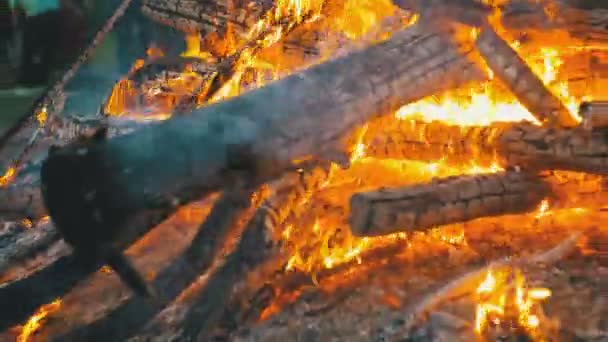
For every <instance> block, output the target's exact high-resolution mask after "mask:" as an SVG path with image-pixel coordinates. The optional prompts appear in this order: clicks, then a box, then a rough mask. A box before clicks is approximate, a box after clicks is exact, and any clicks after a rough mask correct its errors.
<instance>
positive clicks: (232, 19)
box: [142, 0, 274, 35]
mask: <svg viewBox="0 0 608 342" xmlns="http://www.w3.org/2000/svg"><path fill="white" fill-rule="evenodd" d="M273 3H274V1H272V0H244V1H230V0H144V1H143V5H142V11H143V13H144V14H145V15H146V16H148V17H149V18H151V19H152V20H154V21H156V22H159V23H161V24H164V25H169V26H171V27H173V28H176V29H179V30H182V31H186V32H201V33H203V34H208V33H218V34H220V35H224V34H225V33H226V32H227V31H228V30H229V26H231V28H230V29H232V30H233V31H234V32H233V33H236V34H237V35H242V34H245V33H247V32H248V31H249V30H250V29H251V27H252V26H253V25H254V24H255V23H256V22H257V21H258V20H260V19H261V18H262V16H263V15H264V14H265V13H266V12H267V11H268V10H269V9H270V8H271V7H272V5H273Z"/></svg>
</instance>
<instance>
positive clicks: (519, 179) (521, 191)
mask: <svg viewBox="0 0 608 342" xmlns="http://www.w3.org/2000/svg"><path fill="white" fill-rule="evenodd" d="M549 191H550V190H549V187H548V186H547V184H545V183H544V182H543V181H542V180H540V179H539V178H538V177H536V176H534V175H530V174H526V173H520V172H515V171H507V172H502V173H496V174H486V175H474V176H454V177H449V178H445V179H438V180H434V181H433V182H431V183H428V184H422V185H417V186H411V187H405V188H396V189H382V190H378V191H372V192H366V193H358V194H355V195H354V196H353V197H352V198H351V204H350V210H351V216H350V224H351V229H352V231H353V233H354V234H355V235H358V236H378V235H386V234H392V233H397V232H412V231H417V230H424V229H427V228H431V227H434V226H439V225H444V224H450V223H458V222H464V221H468V220H473V219H476V218H480V217H484V216H497V215H505V214H515V213H523V212H527V211H530V210H532V209H533V208H535V207H536V206H537V205H538V204H539V203H540V202H541V201H542V199H543V198H545V197H546V196H547V195H548V194H549Z"/></svg>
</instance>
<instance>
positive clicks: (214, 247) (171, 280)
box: [59, 191, 251, 341]
mask: <svg viewBox="0 0 608 342" xmlns="http://www.w3.org/2000/svg"><path fill="white" fill-rule="evenodd" d="M250 204H251V194H250V193H248V192H243V191H232V192H230V191H229V192H227V193H225V194H224V195H222V197H220V198H219V199H218V200H217V201H216V202H215V204H214V207H213V209H212V210H211V212H210V214H209V216H208V217H207V219H206V220H205V222H204V223H203V224H201V226H200V227H199V229H198V233H197V234H196V235H195V237H194V238H193V239H192V242H191V243H190V246H189V247H188V248H187V249H186V250H185V251H184V252H183V253H182V254H181V255H180V256H178V257H177V259H175V260H174V261H172V262H171V264H170V265H169V266H168V267H166V268H165V269H164V270H161V271H160V272H159V274H158V275H157V276H156V277H155V278H154V280H153V281H152V282H151V284H150V287H151V288H152V289H153V291H154V294H155V296H156V297H157V299H156V300H154V301H150V300H148V299H146V298H144V297H141V296H134V295H133V296H131V297H128V298H121V299H119V302H116V301H105V302H101V303H99V304H98V305H99V306H107V309H106V310H103V311H105V312H106V313H107V315H104V316H101V317H98V319H97V320H95V321H92V322H90V324H87V325H85V326H80V327H75V328H74V329H73V330H71V331H69V332H66V333H64V334H63V335H61V336H60V337H59V338H60V339H61V340H71V341H76V340H86V341H107V340H108V339H110V340H115V341H121V340H124V339H125V338H127V337H128V336H130V335H132V334H134V333H135V332H136V331H137V330H138V329H140V328H141V327H143V326H144V325H145V323H146V322H148V321H149V320H150V319H151V318H153V317H154V315H155V314H156V313H158V312H159V311H160V310H161V309H162V308H164V307H165V306H166V305H167V304H168V303H170V302H171V301H172V300H174V299H175V298H176V297H177V296H178V295H179V294H180V293H181V292H182V291H183V290H184V289H185V288H186V287H187V286H188V285H190V284H191V283H192V282H194V281H195V280H196V278H197V277H199V276H200V275H201V273H204V272H205V270H206V269H207V268H208V267H209V266H210V265H211V264H212V262H213V260H214V259H215V258H216V257H217V256H218V252H219V251H220V250H221V249H222V247H223V246H224V244H225V242H226V239H227V236H228V234H229V233H230V232H231V231H232V230H234V228H235V225H237V224H238V222H239V220H242V216H243V215H245V212H246V211H247V210H248V208H249V207H250Z"/></svg>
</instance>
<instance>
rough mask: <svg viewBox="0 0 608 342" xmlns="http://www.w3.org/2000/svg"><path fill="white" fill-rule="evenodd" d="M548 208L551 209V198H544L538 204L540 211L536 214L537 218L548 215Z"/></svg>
mask: <svg viewBox="0 0 608 342" xmlns="http://www.w3.org/2000/svg"><path fill="white" fill-rule="evenodd" d="M548 210H549V200H548V199H544V200H543V201H542V202H541V203H540V205H539V206H538V212H537V214H536V218H541V217H544V216H546V215H547V214H548Z"/></svg>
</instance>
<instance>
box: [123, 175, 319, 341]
mask: <svg viewBox="0 0 608 342" xmlns="http://www.w3.org/2000/svg"><path fill="white" fill-rule="evenodd" d="M328 170H329V169H328V167H327V166H325V165H321V166H318V167H313V168H312V169H311V170H308V171H304V172H296V173H290V174H288V175H286V176H285V177H284V178H282V179H281V180H280V181H277V182H275V184H274V186H272V188H274V191H273V195H271V196H270V197H269V198H267V199H266V200H265V201H264V202H263V203H262V205H261V206H260V208H259V209H258V210H257V211H256V213H255V215H254V216H253V218H252V219H251V220H250V221H249V222H248V223H247V225H246V227H245V229H244V232H243V236H242V237H241V240H240V241H239V243H238V244H237V246H236V247H235V249H234V250H233V251H232V252H231V253H230V254H229V255H228V256H227V257H226V259H225V260H224V261H223V263H222V264H221V265H220V266H219V267H218V268H217V269H216V270H214V271H213V272H212V273H211V274H209V275H208V279H207V281H206V282H205V284H204V285H203V286H204V288H203V289H202V290H201V289H197V290H198V291H196V292H194V291H193V292H191V294H190V295H186V296H187V297H188V298H187V299H185V300H183V301H182V302H180V303H177V304H175V305H173V306H172V307H169V308H167V309H166V310H165V311H164V312H163V313H161V314H159V315H158V316H157V318H156V319H155V320H153V321H151V322H150V323H149V324H148V326H147V327H146V328H144V330H143V331H142V333H140V334H138V336H137V337H136V338H135V339H134V341H140V340H142V341H146V340H148V339H149V338H150V337H151V336H163V337H167V338H169V335H170V336H172V337H176V336H178V337H179V338H181V339H194V338H196V336H197V335H198V333H199V332H200V331H208V330H209V329H211V328H213V327H214V326H215V324H216V323H217V322H218V320H219V319H220V318H221V316H222V314H223V312H224V310H225V309H226V305H228V303H229V299H230V295H231V294H232V291H233V288H234V286H235V284H236V283H238V281H239V280H241V279H245V278H246V277H245V276H246V274H247V273H249V272H250V271H252V270H253V269H255V268H256V267H258V266H260V265H262V264H263V263H264V262H266V261H267V260H269V259H270V258H271V257H275V258H276V257H278V256H280V253H281V247H280V245H278V244H276V241H277V240H276V239H277V233H278V229H279V227H280V226H281V225H282V224H284V223H285V221H286V220H287V218H288V216H290V211H291V210H292V209H293V208H294V207H296V206H297V205H298V203H299V202H302V201H304V200H305V199H306V198H307V196H309V193H310V192H311V191H314V190H316V189H318V188H319V186H320V184H321V183H323V182H324V181H325V179H326V178H327V175H328ZM277 185H278V187H277ZM193 287H195V289H196V286H193ZM175 311H178V312H180V313H181V314H180V318H179V319H180V321H181V322H180V323H181V324H180V326H183V329H181V330H180V331H178V332H174V331H172V329H168V326H174V325H175V316H174V315H173V314H171V313H172V312H175Z"/></svg>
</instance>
